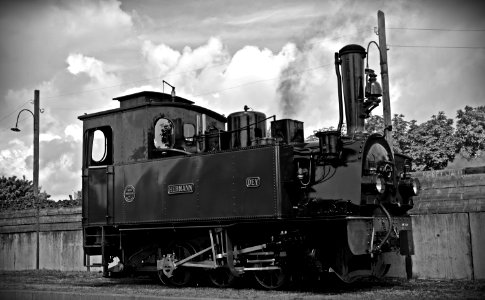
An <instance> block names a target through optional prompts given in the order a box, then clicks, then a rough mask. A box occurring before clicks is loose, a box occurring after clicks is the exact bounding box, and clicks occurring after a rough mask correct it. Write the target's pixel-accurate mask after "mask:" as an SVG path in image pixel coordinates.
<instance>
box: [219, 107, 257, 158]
mask: <svg viewBox="0 0 485 300" xmlns="http://www.w3.org/2000/svg"><path fill="white" fill-rule="evenodd" d="M227 122H228V125H227V126H228V128H227V129H228V131H229V133H230V134H231V149H234V148H241V147H249V146H254V145H257V139H260V138H263V137H266V115H265V114H263V113H261V112H257V111H240V112H235V113H232V114H230V115H229V116H228V117H227Z"/></svg>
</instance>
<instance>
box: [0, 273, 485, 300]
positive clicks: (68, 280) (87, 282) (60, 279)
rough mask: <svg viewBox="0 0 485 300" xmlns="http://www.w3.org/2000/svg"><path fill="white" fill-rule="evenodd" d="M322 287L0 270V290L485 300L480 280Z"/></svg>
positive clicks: (388, 281)
mask: <svg viewBox="0 0 485 300" xmlns="http://www.w3.org/2000/svg"><path fill="white" fill-rule="evenodd" d="M326 283H327V284H325V283H323V282H319V283H318V284H313V285H305V286H301V285H300V286H296V285H293V286H289V287H288V288H286V289H285V290H282V291H261V290H256V289H254V288H252V287H251V285H250V284H249V283H243V284H240V285H239V286H238V287H237V288H230V289H217V288H211V287H207V286H206V285H204V284H200V283H199V284H198V285H199V286H194V287H188V288H172V287H166V286H162V285H160V284H158V282H157V281H156V280H154V279H153V278H150V277H134V278H103V277H102V276H101V274H100V273H94V272H60V271H47V270H40V271H8V272H7V271H0V290H38V291H57V292H77V293H86V294H88V293H90V294H104V293H106V294H124V295H147V296H160V297H163V296H165V297H180V298H181V299H184V298H192V297H194V298H209V299H210V298H223V299H274V298H278V299H429V298H439V299H485V280H477V281H449V280H410V281H407V280H404V279H391V278H386V279H384V280H370V281H365V282H359V283H354V284H351V285H347V284H343V283H339V282H338V281H335V280H332V279H331V278H330V279H328V280H327V281H326Z"/></svg>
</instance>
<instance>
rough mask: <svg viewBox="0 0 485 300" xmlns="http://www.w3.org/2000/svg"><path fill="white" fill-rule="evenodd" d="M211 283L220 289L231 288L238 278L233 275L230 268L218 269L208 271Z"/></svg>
mask: <svg viewBox="0 0 485 300" xmlns="http://www.w3.org/2000/svg"><path fill="white" fill-rule="evenodd" d="M207 274H208V276H209V280H210V282H211V283H212V284H213V285H214V286H216V287H219V288H226V287H231V286H233V284H234V280H235V279H236V277H235V276H234V275H233V274H232V273H231V270H229V268H224V267H223V268H217V269H213V270H209V271H207Z"/></svg>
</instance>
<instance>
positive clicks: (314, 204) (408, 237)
mask: <svg viewBox="0 0 485 300" xmlns="http://www.w3.org/2000/svg"><path fill="white" fill-rule="evenodd" d="M365 57H366V52H365V50H364V48H362V47H361V46H358V45H348V46H346V47H344V48H342V49H341V50H340V52H339V53H336V62H335V65H336V71H337V77H338V79H339V85H338V89H339V103H340V121H339V124H338V128H337V130H335V131H323V132H318V133H317V134H316V136H317V137H318V141H316V142H305V140H304V131H303V123H302V122H300V121H296V120H291V119H280V120H277V119H276V118H275V117H274V116H272V117H269V118H267V117H266V116H265V115H264V114H262V113H259V112H255V111H252V110H249V109H248V108H247V107H245V109H244V111H241V112H236V113H233V114H230V115H229V116H228V117H227V118H226V117H224V116H223V115H220V114H218V113H216V112H214V111H211V110H209V109H207V108H204V107H200V106H197V105H194V104H193V102H192V101H189V100H187V99H184V98H181V97H178V96H175V93H172V94H171V95H169V94H165V93H157V92H140V93H136V94H132V95H127V96H123V97H118V98H114V100H117V101H119V102H120V107H119V108H117V109H113V110H108V111H102V112H98V113H93V114H89V115H83V116H80V117H79V119H81V120H82V121H83V124H84V143H83V145H84V146H83V169H82V170H83V171H82V178H83V202H82V203H83V234H84V251H85V258H87V257H89V256H92V255H101V256H102V264H101V265H102V266H103V271H104V274H105V275H107V276H108V275H110V274H114V273H115V272H122V273H130V272H143V271H146V272H153V273H154V274H158V277H159V278H160V280H161V281H162V282H163V283H165V284H170V285H175V286H185V285H187V284H189V283H190V282H191V280H192V279H193V277H194V276H196V275H197V276H204V277H206V278H208V279H209V280H210V282H212V283H213V284H215V285H216V286H220V287H223V286H228V285H231V284H232V283H233V281H234V279H235V278H238V277H249V276H252V277H254V278H255V279H256V282H257V283H258V284H259V285H260V286H261V287H264V288H267V289H274V288H279V287H281V286H282V285H283V284H284V283H285V282H287V281H288V279H289V278H300V277H302V276H305V277H308V276H312V275H315V276H319V275H321V274H324V273H328V272H334V273H335V274H336V275H338V277H340V278H341V279H342V280H344V281H353V280H355V279H358V278H361V277H366V276H383V275H384V274H385V273H386V271H387V270H388V267H389V265H388V264H387V263H386V262H385V261H384V260H383V259H382V257H383V255H382V254H383V253H385V252H391V251H400V252H401V254H403V255H410V254H412V251H413V243H412V231H411V220H410V218H409V216H408V215H407V214H406V211H407V210H409V209H410V208H411V207H412V196H414V195H416V193H417V181H416V180H415V179H413V178H411V175H410V170H411V160H410V158H409V157H406V156H404V155H400V154H397V153H393V152H392V151H391V148H390V146H389V144H388V142H387V141H386V140H385V139H384V137H383V136H382V135H380V134H367V133H365V132H364V119H365V117H367V116H368V114H369V112H370V110H372V108H374V107H375V106H377V104H378V103H379V101H380V100H379V99H378V97H379V96H380V93H381V92H380V87H379V86H378V84H377V83H376V82H375V75H374V74H373V72H372V70H366V74H367V76H366V75H365V74H364V58H365ZM340 69H341V70H342V76H341V75H340ZM366 77H367V78H368V80H366V79H364V78H366ZM364 84H366V87H365V88H364ZM342 91H343V95H344V97H343V98H344V99H342V96H341V95H342ZM344 103H345V113H346V126H347V132H346V134H342V133H341V131H342V124H343V120H342V119H343V107H344ZM268 120H270V121H271V126H270V128H271V129H270V130H267V129H268V128H267V122H268ZM226 124H227V126H226ZM267 131H268V132H267ZM269 131H270V132H269ZM113 259H115V260H117V261H118V262H117V264H113V263H112V262H113ZM110 263H111V264H110Z"/></svg>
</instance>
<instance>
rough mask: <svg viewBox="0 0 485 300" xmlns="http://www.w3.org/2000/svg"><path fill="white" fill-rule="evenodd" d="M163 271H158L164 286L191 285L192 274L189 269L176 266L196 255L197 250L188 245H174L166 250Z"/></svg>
mask: <svg viewBox="0 0 485 300" xmlns="http://www.w3.org/2000/svg"><path fill="white" fill-rule="evenodd" d="M165 253H167V254H166V255H165V257H164V258H163V266H162V270H159V271H158V278H159V279H160V281H161V282H162V283H163V284H167V285H173V286H177V287H184V286H187V285H189V284H190V282H191V279H192V272H191V270H190V269H189V268H184V267H183V266H179V267H177V268H175V264H176V263H177V262H178V261H180V260H182V259H184V258H186V257H189V256H190V255H192V254H194V253H195V249H194V248H193V247H192V246H191V245H190V244H188V243H174V244H172V245H171V246H170V247H169V248H167V249H166V251H165Z"/></svg>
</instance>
